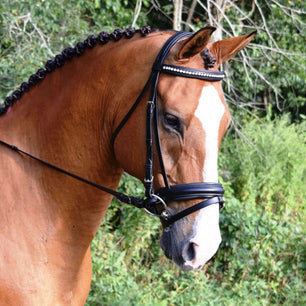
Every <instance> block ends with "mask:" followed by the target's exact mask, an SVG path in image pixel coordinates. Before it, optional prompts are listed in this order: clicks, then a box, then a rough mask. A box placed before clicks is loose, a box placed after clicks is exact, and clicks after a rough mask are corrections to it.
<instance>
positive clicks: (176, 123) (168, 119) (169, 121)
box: [164, 113, 181, 132]
mask: <svg viewBox="0 0 306 306" xmlns="http://www.w3.org/2000/svg"><path fill="white" fill-rule="evenodd" d="M164 120H165V123H166V125H168V126H170V127H171V128H173V129H175V130H177V131H178V132H180V128H181V122H180V119H179V118H178V117H176V116H174V115H171V114H168V113H166V114H165V115H164Z"/></svg>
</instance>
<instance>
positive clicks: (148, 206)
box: [0, 32, 224, 226]
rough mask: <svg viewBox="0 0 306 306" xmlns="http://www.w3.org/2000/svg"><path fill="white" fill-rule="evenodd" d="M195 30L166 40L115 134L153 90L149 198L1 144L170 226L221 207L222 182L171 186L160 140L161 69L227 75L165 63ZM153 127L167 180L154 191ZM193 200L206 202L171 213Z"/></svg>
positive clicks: (189, 75) (214, 77)
mask: <svg viewBox="0 0 306 306" xmlns="http://www.w3.org/2000/svg"><path fill="white" fill-rule="evenodd" d="M191 35H192V33H189V32H177V33H176V34H174V35H173V36H171V37H170V38H169V39H168V40H167V41H166V43H165V44H164V45H163V47H162V49H161V50H160V52H159V54H158V55H157V57H156V60H155V62H154V64H153V66H152V72H151V75H150V77H149V79H148V81H147V82H146V84H145V86H144V88H143V90H142V91H141V93H140V95H139V96H138V98H137V99H136V101H135V103H134V104H133V106H132V107H131V108H130V110H129V111H128V113H127V114H126V116H125V117H124V118H123V120H122V121H121V122H120V124H119V126H118V127H117V128H116V130H115V132H114V134H113V137H112V143H113V144H114V141H115V139H116V136H117V135H118V134H119V132H120V130H121V129H122V127H123V126H124V125H125V123H126V122H127V121H128V120H129V118H130V117H131V115H132V114H133V112H134V111H135V109H136V107H137V106H138V105H139V103H140V102H141V100H142V98H143V96H144V94H145V93H146V91H147V90H148V89H149V87H151V89H150V96H149V101H148V103H147V111H146V116H147V118H146V147H147V156H146V164H145V179H144V186H145V198H143V199H141V198H136V197H132V196H128V195H125V194H123V193H120V192H118V191H115V190H112V189H110V188H107V187H105V186H102V185H99V184H96V183H94V182H91V181H89V180H87V179H85V178H83V177H80V176H78V175H76V174H73V173H71V172H68V171H66V170H64V169H62V168H59V167H57V166H55V165H53V164H50V163H48V162H46V161H44V160H42V159H40V158H38V157H35V156H33V155H31V154H29V153H27V152H25V151H23V150H21V149H19V148H17V147H16V146H14V145H11V144H8V143H6V142H4V141H2V140H0V144H2V145H4V146H6V147H8V148H10V149H12V150H14V151H16V152H19V153H21V154H23V155H26V156H28V157H30V158H32V159H35V160H36V161H38V162H40V163H42V164H44V165H46V166H48V167H50V168H53V169H55V170H56V171H59V172H61V173H64V174H66V175H68V176H70V177H73V178H75V179H77V180H79V181H82V182H84V183H86V184H89V185H91V186H94V187H96V188H98V189H100V190H102V191H104V192H107V193H110V194H112V195H113V196H115V197H116V198H117V199H119V200H120V201H122V202H124V203H128V204H131V205H134V206H136V207H138V208H144V209H145V210H146V211H147V212H148V213H150V214H152V215H155V216H158V217H160V219H161V221H162V222H163V223H164V225H165V226H169V225H171V224H173V223H174V222H175V221H177V220H179V219H181V218H183V217H185V216H187V215H189V214H191V213H193V212H195V211H198V210H200V209H202V208H204V207H207V206H210V205H212V204H218V205H219V208H220V209H221V208H222V207H223V198H222V196H223V194H224V189H223V187H222V185H221V184H220V183H205V182H202V183H189V184H180V185H172V186H170V185H169V182H168V178H167V173H166V170H165V166H164V162H163V157H162V153H161V144H160V139H159V131H158V104H157V103H158V101H157V84H158V80H159V75H160V73H161V72H163V73H167V74H172V75H175V76H180V77H187V78H195V79H201V80H206V81H221V80H222V79H223V78H224V73H223V72H220V71H209V70H201V69H193V68H187V67H180V66H173V65H166V64H164V61H165V59H166V58H167V56H168V54H169V52H170V49H171V48H172V47H173V46H174V45H175V44H176V43H177V42H178V41H179V40H181V39H183V38H186V37H189V36H191ZM153 130H154V136H155V145H156V149H157V154H158V160H159V164H160V168H161V172H162V175H163V179H164V184H165V187H163V188H160V189H158V190H156V191H154V187H153V183H154V177H153ZM192 199H204V201H202V202H200V203H198V204H195V205H193V206H191V207H189V208H187V209H185V210H182V211H180V212H178V213H176V214H174V215H173V214H172V215H171V214H170V213H169V211H168V208H167V204H168V203H169V202H172V201H186V200H192Z"/></svg>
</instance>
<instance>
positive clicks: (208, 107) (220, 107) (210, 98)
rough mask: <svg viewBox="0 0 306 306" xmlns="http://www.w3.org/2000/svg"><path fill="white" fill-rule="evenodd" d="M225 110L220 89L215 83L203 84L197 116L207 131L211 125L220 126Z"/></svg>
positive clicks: (196, 111)
mask: <svg viewBox="0 0 306 306" xmlns="http://www.w3.org/2000/svg"><path fill="white" fill-rule="evenodd" d="M224 112H225V105H224V104H223V102H222V100H221V97H220V94H219V92H218V90H217V89H216V88H215V87H214V86H213V85H208V86H203V88H202V92H201V95H200V97H199V104H198V106H197V108H196V110H195V116H196V117H197V118H198V119H199V120H200V121H201V123H202V126H203V128H204V130H205V131H207V130H209V127H219V125H220V121H221V118H222V116H223V114H224Z"/></svg>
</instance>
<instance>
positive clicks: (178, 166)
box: [114, 27, 255, 270]
mask: <svg viewBox="0 0 306 306" xmlns="http://www.w3.org/2000/svg"><path fill="white" fill-rule="evenodd" d="M213 31H214V28H213V27H205V28H203V29H201V30H199V31H198V32H196V33H195V34H193V35H192V36H189V37H187V38H184V39H181V40H179V41H178V42H177V43H175V44H174V46H172V48H171V50H170V51H169V53H168V54H167V57H166V60H165V61H164V64H166V65H169V67H170V68H171V67H178V68H177V69H178V71H179V70H180V69H184V68H187V70H188V71H189V70H190V69H191V70H192V69H195V71H200V70H203V69H206V71H207V70H208V71H212V72H217V71H218V67H219V65H220V64H221V63H222V62H225V61H228V60H229V59H230V58H232V57H233V56H234V55H235V54H236V53H237V52H239V51H240V50H241V49H242V48H244V47H245V46H246V45H247V44H248V43H249V42H250V41H251V39H252V38H253V36H254V34H255V33H252V34H249V35H244V36H240V37H234V38H229V39H225V40H221V41H218V42H214V43H210V42H209V40H210V37H211V34H212V32H213ZM169 35H170V36H171V33H168V37H169ZM172 35H173V33H172ZM149 36H150V35H149ZM159 44H160V42H159ZM151 48H152V50H155V49H156V46H155V48H154V47H151ZM159 48H160V45H159ZM154 56H156V54H154ZM155 64H156V63H155ZM171 69H172V68H171ZM174 69H176V68H174ZM153 70H154V65H153ZM174 74H175V75H171V74H169V73H163V71H161V73H160V76H159V78H157V80H156V83H157V82H158V83H157V92H156V95H157V97H156V100H157V101H158V105H157V106H156V107H157V109H156V116H155V117H156V120H157V123H156V125H157V128H156V129H155V131H154V134H155V136H156V134H158V137H155V151H154V157H153V164H154V167H153V176H152V178H153V177H154V180H153V184H154V190H159V189H160V188H164V187H165V185H167V186H166V187H167V188H168V189H169V188H170V189H171V186H175V185H180V184H193V183H197V182H205V183H217V182H218V171H217V159H218V149H219V145H220V142H221V139H222V137H223V136H224V134H225V132H226V130H227V128H228V126H229V123H230V113H229V109H228V107H227V105H226V103H225V100H224V96H223V92H222V87H221V82H220V81H218V80H217V81H215V80H212V81H211V80H209V79H205V78H204V79H201V78H197V77H189V76H186V75H180V74H179V73H174ZM155 85H156V84H155ZM155 85H154V84H151V87H154V86H155ZM151 90H152V89H151ZM151 95H152V91H151ZM153 96H154V94H153ZM150 98H151V97H150ZM151 102H152V101H149V103H151ZM144 104H145V103H144ZM144 111H145V110H144V107H138V109H137V110H135V113H136V115H135V114H133V116H134V117H132V119H131V120H129V121H130V129H131V128H132V129H134V130H137V132H138V134H139V137H136V135H135V134H131V133H130V130H129V132H127V131H125V129H126V127H125V126H123V127H120V132H119V131H118V133H116V140H115V143H114V148H115V155H116V158H117V160H118V161H119V163H120V165H121V166H122V167H123V168H124V169H125V170H126V171H127V172H129V173H130V174H132V175H134V176H136V177H138V178H139V179H141V180H143V178H144V164H145V156H146V149H147V151H148V145H147V147H146V146H145V130H146V127H145V125H147V129H148V123H146V122H145V119H144V118H145V117H146V115H145V114H144ZM136 117H137V118H136ZM131 121H133V122H131ZM117 134H118V135H117ZM128 135H134V136H133V137H131V136H130V138H128V137H129V136H128ZM147 138H148V135H147ZM158 147H159V150H160V153H159V152H158ZM156 148H157V149H156ZM130 152H133V154H131V153H130ZM159 155H161V156H159ZM147 162H148V159H147ZM149 162H150V158H149ZM136 164H138V166H135V165H136ZM146 183H147V182H145V184H146ZM184 186H185V185H184ZM186 186H188V185H186ZM199 202H200V200H199V199H196V198H192V199H187V200H182V199H180V200H176V199H175V198H174V199H173V200H171V201H170V202H169V203H167V213H168V214H170V215H172V216H173V215H176V214H177V213H179V212H181V211H184V210H186V209H188V208H189V207H193V206H194V205H196V204H198V203H199ZM162 224H163V228H164V230H163V233H162V236H161V240H160V242H161V247H162V249H163V250H164V252H165V255H166V256H167V257H168V258H170V259H172V260H173V261H174V263H175V264H176V265H178V266H179V267H180V268H181V269H183V270H196V269H200V268H202V267H203V265H204V264H205V263H206V262H207V261H208V260H210V259H211V257H212V256H213V255H214V254H215V253H216V251H217V249H218V247H219V244H220V243H221V234H220V229H219V205H209V206H207V207H204V208H202V209H199V210H197V211H195V212H192V213H189V214H188V215H186V216H184V217H181V218H179V219H178V220H176V221H175V222H171V224H170V225H169V224H168V223H167V222H165V220H163V219H162Z"/></svg>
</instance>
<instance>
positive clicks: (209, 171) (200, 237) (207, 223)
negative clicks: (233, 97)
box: [186, 85, 225, 267]
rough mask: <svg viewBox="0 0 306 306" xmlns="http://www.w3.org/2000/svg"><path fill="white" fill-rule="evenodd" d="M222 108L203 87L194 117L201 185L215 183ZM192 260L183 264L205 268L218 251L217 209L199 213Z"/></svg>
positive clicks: (214, 95)
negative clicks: (201, 156) (200, 142)
mask: <svg viewBox="0 0 306 306" xmlns="http://www.w3.org/2000/svg"><path fill="white" fill-rule="evenodd" d="M224 111H225V107H224V105H223V103H222V101H221V99H220V97H219V94H218V92H217V90H216V89H215V88H214V87H213V86H212V85H210V86H204V87H203V90H202V94H201V97H200V100H199V106H198V108H197V109H196V112H195V116H196V117H197V118H198V119H199V120H200V121H201V123H202V127H203V129H204V133H205V150H206V151H205V162H204V169H203V180H204V182H218V168H217V163H218V132H219V126H220V122H221V118H222V116H223V114H224ZM190 242H192V243H194V245H195V253H196V256H195V260H194V261H193V262H192V263H186V264H187V265H188V264H189V265H192V266H194V267H197V266H201V265H203V264H205V262H207V261H208V260H209V259H210V258H211V257H212V256H213V255H214V254H215V253H216V251H217V250H218V247H219V244H220V243H221V234H220V229H219V205H218V204H215V205H210V206H208V207H206V208H204V209H202V210H201V211H200V212H199V214H198V216H197V218H196V220H195V223H194V237H193V238H192V239H191V241H190Z"/></svg>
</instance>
